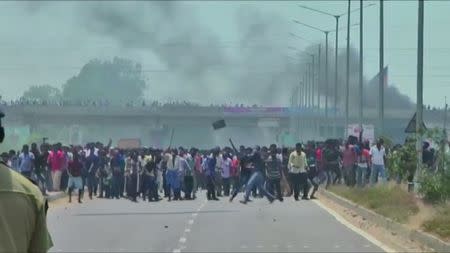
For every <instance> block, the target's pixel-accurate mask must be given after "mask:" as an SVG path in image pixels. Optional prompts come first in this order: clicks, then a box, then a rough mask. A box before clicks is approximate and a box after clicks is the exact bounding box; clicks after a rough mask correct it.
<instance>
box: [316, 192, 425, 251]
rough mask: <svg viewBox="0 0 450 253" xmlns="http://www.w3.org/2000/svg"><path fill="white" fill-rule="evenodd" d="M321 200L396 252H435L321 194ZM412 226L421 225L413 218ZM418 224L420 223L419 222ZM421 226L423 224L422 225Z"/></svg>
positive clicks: (422, 213) (422, 216)
mask: <svg viewBox="0 0 450 253" xmlns="http://www.w3.org/2000/svg"><path fill="white" fill-rule="evenodd" d="M319 199H320V202H321V203H322V204H324V205H325V206H327V207H328V208H330V209H332V210H333V211H335V212H336V213H338V214H339V215H340V216H342V218H344V219H345V220H347V221H348V222H350V223H351V224H352V225H354V226H355V227H358V228H360V229H361V230H363V231H365V232H366V233H368V234H370V235H372V236H373V237H374V238H376V239H377V240H378V241H380V242H382V243H383V244H385V245H387V246H389V247H390V248H391V249H393V250H395V251H396V252H431V251H433V250H432V249H430V248H427V247H426V246H424V245H421V244H419V243H418V242H415V241H411V240H405V239H403V238H400V237H399V236H398V235H397V234H396V233H394V232H392V231H388V230H386V229H384V228H383V227H380V226H378V225H376V224H374V223H371V222H369V221H368V220H367V219H365V218H364V217H362V216H360V215H358V214H357V213H355V212H353V211H352V210H349V209H347V208H345V207H342V206H340V205H339V204H336V203H335V202H334V201H332V200H330V199H328V198H327V197H326V196H324V195H323V194H319ZM429 215H431V214H429V213H427V212H426V211H424V212H419V213H418V214H416V215H415V216H417V219H418V220H419V218H420V220H421V219H423V218H425V219H426V217H429ZM410 220H411V221H410V222H411V226H413V225H416V226H420V225H417V224H419V223H416V221H413V220H414V218H413V217H411V219H410ZM417 222H418V221H417ZM420 224H421V223H420Z"/></svg>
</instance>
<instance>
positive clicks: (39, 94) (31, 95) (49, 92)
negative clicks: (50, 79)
mask: <svg viewBox="0 0 450 253" xmlns="http://www.w3.org/2000/svg"><path fill="white" fill-rule="evenodd" d="M22 97H23V98H25V99H39V100H56V99H60V98H61V91H60V90H59V89H58V88H56V87H53V86H50V85H33V86H31V87H30V88H28V90H26V91H25V92H24V93H23V95H22Z"/></svg>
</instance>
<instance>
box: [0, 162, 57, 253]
mask: <svg viewBox="0 0 450 253" xmlns="http://www.w3.org/2000/svg"><path fill="white" fill-rule="evenodd" d="M52 246H53V243H52V240H51V237H50V234H49V232H48V230H47V219H46V200H45V199H44V197H43V196H42V193H41V191H40V190H39V188H38V187H37V186H35V185H34V184H33V183H32V182H31V181H29V180H28V179H27V178H25V177H24V176H22V175H20V174H19V173H17V172H15V171H13V170H11V169H10V168H8V167H7V166H6V165H4V164H2V163H0V252H8V253H10V252H47V251H48V250H49V249H50V248H51V247H52Z"/></svg>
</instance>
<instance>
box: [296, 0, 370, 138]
mask: <svg viewBox="0 0 450 253" xmlns="http://www.w3.org/2000/svg"><path fill="white" fill-rule="evenodd" d="M373 5H375V4H368V5H366V6H364V8H366V7H370V6H373ZM299 7H300V8H303V9H307V10H310V11H314V12H316V13H320V14H323V15H326V16H329V17H334V18H335V20H336V30H335V32H336V41H335V59H334V135H335V136H336V135H337V97H338V96H337V87H338V51H339V50H338V49H339V43H338V41H339V18H340V17H342V16H344V15H347V14H350V13H352V12H355V11H357V10H359V8H358V9H354V10H352V11H349V12H346V13H341V14H337V15H336V14H332V13H329V12H326V11H322V10H318V9H314V8H311V7H308V6H305V5H299Z"/></svg>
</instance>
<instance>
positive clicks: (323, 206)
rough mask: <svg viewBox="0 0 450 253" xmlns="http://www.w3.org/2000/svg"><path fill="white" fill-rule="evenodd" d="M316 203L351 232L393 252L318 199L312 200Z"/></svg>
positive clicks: (384, 249)
mask: <svg viewBox="0 0 450 253" xmlns="http://www.w3.org/2000/svg"><path fill="white" fill-rule="evenodd" d="M313 203H315V204H316V205H318V206H319V207H321V208H322V209H324V210H325V211H327V212H328V213H329V214H331V215H333V216H334V218H336V220H337V221H339V222H340V223H341V224H343V225H344V226H346V227H348V228H349V229H351V230H353V232H355V233H357V234H359V235H361V236H362V237H364V238H365V239H367V240H368V241H369V242H371V243H373V244H375V245H376V246H378V247H380V248H381V249H382V250H383V251H385V252H395V250H394V249H392V248H390V247H389V246H387V245H385V244H383V243H382V242H380V241H378V240H377V239H375V238H374V237H373V236H371V235H369V234H368V233H366V232H364V231H363V230H361V229H359V228H357V227H355V226H353V224H351V223H350V222H348V221H346V220H345V219H344V218H342V217H341V216H340V215H339V214H337V213H336V212H335V211H333V210H331V209H330V208H328V207H326V206H325V205H323V204H322V203H320V202H319V201H313Z"/></svg>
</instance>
